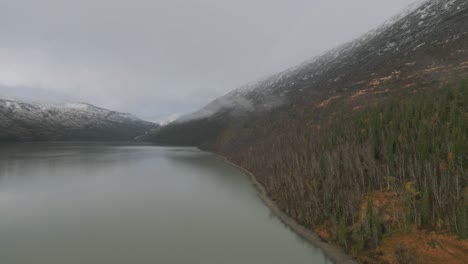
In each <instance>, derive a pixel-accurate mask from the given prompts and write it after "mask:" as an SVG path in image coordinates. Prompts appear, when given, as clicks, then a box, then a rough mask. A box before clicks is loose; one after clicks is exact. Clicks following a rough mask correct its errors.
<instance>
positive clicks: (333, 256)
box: [220, 155, 359, 264]
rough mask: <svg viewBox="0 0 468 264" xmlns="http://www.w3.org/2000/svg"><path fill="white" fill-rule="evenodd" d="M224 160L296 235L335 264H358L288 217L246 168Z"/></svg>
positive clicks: (340, 250) (224, 158)
mask: <svg viewBox="0 0 468 264" xmlns="http://www.w3.org/2000/svg"><path fill="white" fill-rule="evenodd" d="M220 157H221V158H223V160H224V162H226V163H227V164H229V165H231V166H234V167H236V168H238V169H240V170H241V171H242V172H244V173H245V174H246V175H247V176H249V178H250V180H251V181H252V183H253V184H254V186H255V189H257V192H258V196H259V197H260V199H261V200H262V201H263V203H264V204H265V205H266V206H267V207H268V208H270V210H271V211H272V212H273V213H274V215H275V216H276V217H278V218H279V220H280V221H281V222H283V223H284V224H285V225H287V226H288V227H289V228H291V229H292V230H293V231H294V232H295V233H296V234H298V235H299V236H301V237H302V238H304V239H305V240H306V241H308V242H309V243H311V244H312V245H313V246H314V247H316V248H319V249H321V250H322V252H323V253H324V254H325V256H326V257H327V258H328V259H330V260H331V261H332V262H333V263H335V264H358V263H359V262H357V261H356V260H355V259H354V258H353V257H351V256H349V255H348V254H346V253H345V252H344V251H343V250H342V249H340V248H338V247H336V246H334V245H332V244H329V243H327V242H325V241H323V240H322V239H321V238H320V237H319V235H318V234H317V233H315V232H314V231H313V230H309V229H307V228H305V227H303V226H302V225H300V224H299V223H297V222H296V220H294V219H293V218H291V217H290V216H288V215H287V214H286V213H284V212H283V211H282V210H281V209H280V208H279V207H278V206H277V205H276V203H275V202H274V201H273V200H271V199H270V197H269V196H268V194H267V192H266V190H265V187H264V186H263V185H262V184H261V183H260V182H259V181H258V180H257V178H256V177H255V175H254V174H253V173H251V172H250V171H248V170H246V169H245V168H243V167H241V166H239V165H237V164H235V163H232V162H231V161H229V160H228V159H227V158H226V157H224V156H221V155H220Z"/></svg>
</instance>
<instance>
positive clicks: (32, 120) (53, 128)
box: [0, 99, 157, 141]
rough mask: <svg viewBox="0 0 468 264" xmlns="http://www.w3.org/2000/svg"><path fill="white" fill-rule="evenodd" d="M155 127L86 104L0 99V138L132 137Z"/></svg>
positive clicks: (123, 114)
mask: <svg viewBox="0 0 468 264" xmlns="http://www.w3.org/2000/svg"><path fill="white" fill-rule="evenodd" d="M155 127H157V125H156V124H153V123H150V122H146V121H144V120H141V119H139V118H137V117H135V116H133V115H131V114H127V113H119V112H115V111H111V110H107V109H103V108H99V107H96V106H93V105H90V104H86V103H64V104H41V103H31V102H22V101H19V100H13V99H0V140H3V141H5V140H6V141H8V140H15V141H30V140H131V139H133V138H134V137H136V136H139V135H142V134H144V133H145V132H147V131H149V130H151V129H153V128H155Z"/></svg>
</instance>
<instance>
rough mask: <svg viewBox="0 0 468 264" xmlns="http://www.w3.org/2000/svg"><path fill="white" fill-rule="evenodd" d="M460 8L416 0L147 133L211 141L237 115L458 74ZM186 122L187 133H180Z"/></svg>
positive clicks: (467, 27) (464, 53)
mask: <svg viewBox="0 0 468 264" xmlns="http://www.w3.org/2000/svg"><path fill="white" fill-rule="evenodd" d="M467 8H468V2H467V1H465V0H433V1H423V2H418V3H417V4H414V5H413V6H411V7H410V8H408V9H407V10H405V11H404V12H402V13H401V14H399V15H397V16H395V17H394V18H392V19H390V20H389V21H387V22H386V23H385V24H384V25H382V26H381V27H379V28H378V29H376V30H373V31H371V32H369V33H368V34H366V35H365V36H363V37H361V38H359V39H357V40H354V41H352V42H350V43H347V44H344V45H342V46H340V47H338V48H335V49H333V50H331V51H329V52H327V53H325V54H324V55H322V56H319V57H317V58H315V59H313V60H311V61H307V62H305V63H303V64H301V65H298V66H296V67H293V68H291V69H288V70H286V71H284V72H281V73H278V74H276V75H274V76H271V77H269V78H266V79H264V80H261V81H258V82H254V83H252V84H249V85H246V86H245V87H241V88H239V89H237V90H235V91H233V92H231V93H229V94H227V95H225V96H223V97H221V98H219V99H217V100H215V101H213V102H212V103H210V104H208V105H207V106H206V107H204V108H203V109H201V110H199V111H197V112H195V113H192V114H189V115H186V116H183V117H181V118H179V119H178V120H177V121H175V122H173V123H171V124H169V125H168V126H165V127H163V128H162V129H160V130H158V133H157V134H155V135H154V137H153V140H154V141H155V142H158V143H164V144H174V145H179V144H184V145H186V144H189V145H204V144H211V143H213V142H214V141H215V140H216V139H215V138H216V136H217V135H219V134H220V133H221V130H222V129H227V128H228V127H232V126H235V124H236V123H238V122H239V120H246V119H249V118H250V117H253V116H259V115H260V116H263V115H270V117H271V114H272V112H277V111H279V110H278V109H282V111H288V112H291V111H296V110H297V109H300V108H307V109H303V110H301V111H300V114H301V115H302V114H303V113H305V112H310V111H315V110H314V109H315V108H316V107H317V106H320V105H321V106H325V105H326V104H327V102H330V101H336V100H341V99H344V98H346V101H347V102H348V103H352V104H356V105H360V104H362V103H363V100H371V101H372V99H371V98H375V97H379V96H385V95H386V94H389V93H391V92H392V91H396V90H398V89H401V88H404V89H405V90H406V91H409V90H410V89H417V88H418V87H421V86H424V85H431V86H435V85H440V84H441V83H444V82H445V81H447V80H451V79H455V78H460V77H462V76H466V74H467V71H468V62H467V58H468V11H467ZM364 98H366V99H364ZM247 117H248V118H247ZM250 123H251V122H250ZM189 127H190V128H191V129H193V131H194V133H184V131H187V129H189Z"/></svg>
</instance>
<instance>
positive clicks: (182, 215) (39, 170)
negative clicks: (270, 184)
mask: <svg viewBox="0 0 468 264" xmlns="http://www.w3.org/2000/svg"><path fill="white" fill-rule="evenodd" d="M0 263H1V264H75V263H76V264H94V263H96V264H98V263H99V264H106V263H116V264H119V263H122V264H124V263H125V264H140V263H141V264H143V263H151V264H153V263H161V264H166V263H167V264H172V263H174V264H176V263H177V264H179V263H200V264H231V263H232V264H243V263H255V264H262V263H268V264H272V263H278V264H280V263H281V264H290V263H291V264H293V263H297V264H300V263H330V262H329V261H327V260H326V258H325V257H324V256H323V254H322V252H321V251H320V250H318V249H315V248H313V247H312V246H311V245H309V244H308V243H307V242H305V241H303V240H302V239H301V238H299V237H298V236H297V235H296V234H294V233H293V232H292V231H291V230H289V229H288V228H287V227H286V226H284V225H283V224H282V223H281V222H280V221H279V220H278V219H276V218H275V217H274V216H273V215H272V214H271V213H270V210H269V209H268V208H267V207H266V206H265V205H264V204H263V203H262V202H261V200H260V199H259V198H258V197H257V193H256V190H255V189H254V187H253V186H252V184H251V182H250V181H249V179H248V177H247V176H245V175H244V174H243V173H242V172H241V171H239V170H238V169H236V168H234V167H232V166H230V165H228V164H226V163H224V162H223V161H222V159H220V158H219V157H217V156H215V155H212V154H209V153H204V152H201V151H198V150H196V149H191V148H162V147H154V146H145V145H123V144H104V143H95V144H91V143H34V144H33V143H27V144H26V143H25V144H8V145H0Z"/></svg>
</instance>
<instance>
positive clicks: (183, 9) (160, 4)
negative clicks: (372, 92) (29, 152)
mask: <svg viewBox="0 0 468 264" xmlns="http://www.w3.org/2000/svg"><path fill="white" fill-rule="evenodd" d="M411 2H412V0H394V1H388V0H356V1H349V0H331V1H323V0H236V1H232V0H231V1H222V0H192V1H189V0H186V1H183V0H164V1H163V0H159V1H158V0H153V1H149V0H148V1H145V0H132V1H130V0H126V1H124V0H81V1H68V0H41V1H36V0H29V1H27V0H0V84H1V85H4V86H8V87H16V92H15V93H16V96H21V94H23V95H26V94H29V93H31V90H30V89H35V88H36V89H37V90H36V92H37V93H39V92H44V93H46V94H47V93H50V94H60V96H57V98H58V99H59V98H66V99H67V100H69V99H70V100H79V101H87V102H90V103H93V104H97V105H99V106H103V107H108V108H112V109H115V110H119V111H124V112H132V113H134V114H136V115H139V116H141V117H143V118H148V119H152V120H159V119H160V118H161V117H163V116H165V115H171V114H172V113H184V112H190V111H193V110H196V109H197V108H199V107H201V106H203V105H204V104H206V103H208V102H210V101H212V100H213V99H215V98H216V97H219V96H222V95H223V94H225V93H227V92H229V91H230V90H232V89H235V88H237V87H240V86H242V85H243V84H245V83H248V82H250V81H253V80H255V79H258V78H261V77H264V76H266V75H269V74H272V73H275V72H277V71H281V70H283V69H285V68H288V67H290V66H293V65H295V64H298V63H300V62H302V61H304V60H307V59H309V58H311V57H313V56H315V55H318V54H320V53H321V52H324V51H326V50H328V49H330V48H333V47H335V46H337V45H339V44H341V43H343V42H346V41H349V40H351V39H353V38H356V37H358V36H359V35H361V34H363V33H365V32H366V31H368V30H370V29H372V28H374V27H376V26H378V25H379V24H381V23H382V22H384V21H385V20H386V19H387V18H389V17H390V16H392V15H393V14H395V13H397V12H398V11H399V10H401V9H402V8H404V7H405V6H406V5H408V4H410V3H411ZM25 87H29V89H25ZM0 92H1V93H2V94H4V95H8V94H6V92H4V91H3V90H0Z"/></svg>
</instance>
